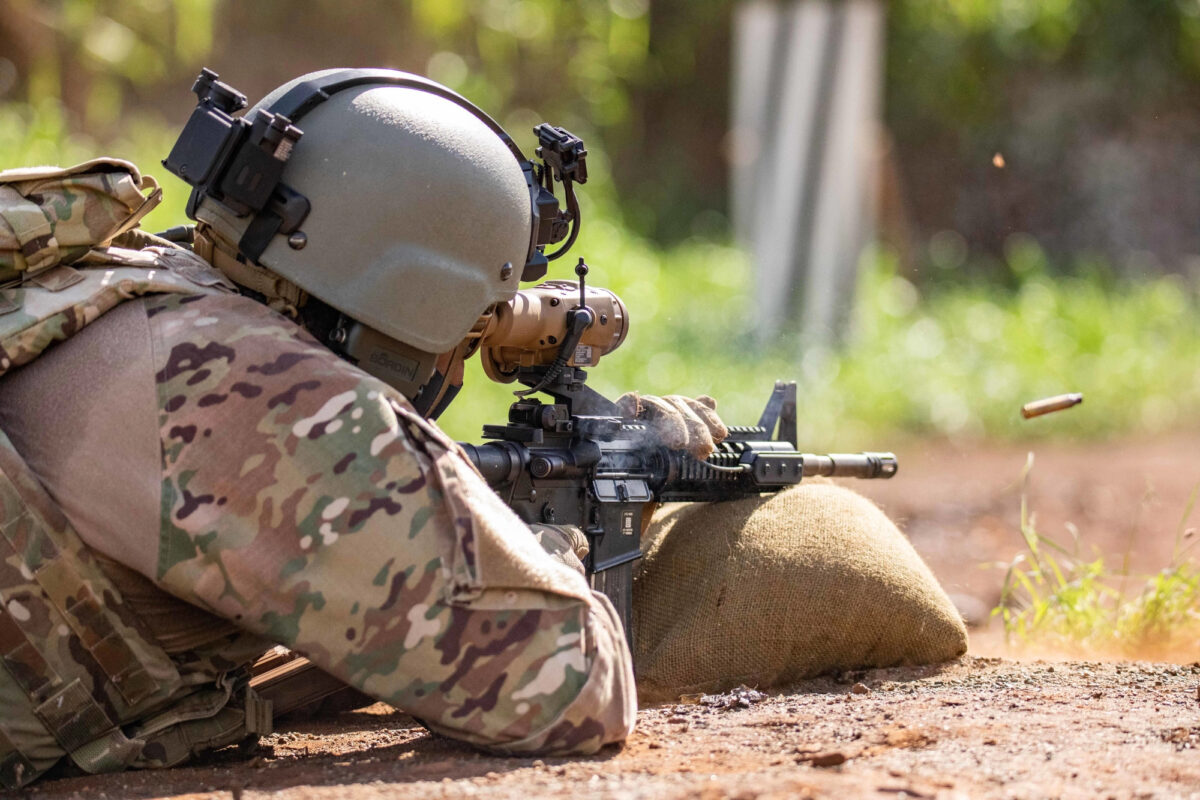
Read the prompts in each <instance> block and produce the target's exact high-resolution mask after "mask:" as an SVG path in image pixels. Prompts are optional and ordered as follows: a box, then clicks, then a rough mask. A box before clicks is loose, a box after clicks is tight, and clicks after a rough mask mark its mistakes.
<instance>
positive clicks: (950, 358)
mask: <svg viewBox="0 0 1200 800" xmlns="http://www.w3.org/2000/svg"><path fill="white" fill-rule="evenodd" d="M69 128H70V126H69V125H68V122H67V120H66V119H65V118H64V116H63V113H62V112H61V110H60V109H59V108H58V106H57V105H55V104H54V103H45V104H42V105H40V106H37V107H30V106H22V105H0V154H3V158H4V163H3V164H0V166H4V167H7V166H17V165H27V164H34V163H59V164H64V165H65V164H70V163H74V162H77V161H81V160H84V159H87V158H92V157H94V156H97V155H100V154H107V155H114V156H119V157H123V158H127V159H130V160H132V161H134V162H135V163H137V164H139V165H140V166H141V167H142V168H143V169H145V170H147V171H148V172H150V173H151V174H153V175H155V176H156V177H158V178H159V180H160V181H161V182H162V184H163V187H164V190H165V194H166V199H165V201H164V203H163V204H162V205H161V206H160V207H159V208H158V209H156V210H155V211H154V212H153V213H152V214H151V216H150V217H149V218H148V219H147V221H146V223H145V227H146V229H148V230H151V231H154V230H161V229H163V228H166V227H169V226H171V225H174V224H178V223H180V222H182V221H184V216H183V207H184V203H185V201H186V198H187V187H186V186H185V185H184V184H183V183H182V182H181V181H179V180H177V179H176V178H174V177H173V176H171V175H169V174H168V173H166V171H165V170H164V169H162V167H161V166H160V165H159V160H160V159H161V158H162V157H163V155H164V154H165V153H166V152H167V151H168V150H169V148H170V146H171V144H172V143H173V141H174V136H175V133H176V132H175V131H173V130H171V129H169V128H168V127H167V126H165V125H164V124H163V123H162V122H161V121H158V120H155V119H151V118H145V119H134V120H130V121H129V122H128V124H127V125H126V126H125V131H126V134H124V135H123V136H122V137H121V138H120V139H119V140H117V141H115V142H111V143H109V144H107V145H101V144H100V143H98V142H97V141H94V140H93V139H91V138H89V137H88V136H85V135H81V134H78V133H71V132H70V130H69ZM603 164H604V161H603V159H602V158H600V154H597V159H596V165H595V166H596V169H595V170H593V173H594V174H593V179H592V181H591V182H589V184H588V185H587V186H586V187H585V188H584V194H583V203H584V212H585V225H584V228H583V235H582V236H581V237H580V241H579V243H578V244H577V245H576V247H575V249H574V250H573V251H572V252H571V254H570V255H569V256H568V257H567V258H565V259H563V260H562V261H559V262H555V263H554V264H553V265H552V270H551V273H550V275H549V277H551V278H573V277H574V276H573V273H572V271H571V265H572V264H573V263H574V259H575V257H577V256H584V257H585V258H586V259H587V261H588V263H589V264H590V265H591V268H592V272H591V276H590V279H591V280H592V282H593V283H594V284H595V285H599V286H605V287H608V288H611V289H613V290H615V291H616V292H617V293H618V294H619V295H620V296H621V297H622V298H623V299H624V301H625V303H626V305H627V306H628V309H629V316H630V320H631V327H630V333H629V336H628V338H627V339H626V341H625V343H624V345H623V346H622V347H621V349H620V350H618V351H617V352H615V353H613V354H611V355H609V356H607V357H606V358H605V359H604V361H603V362H602V363H601V364H600V365H599V366H598V367H597V368H595V369H593V370H592V371H591V382H592V384H593V385H594V386H595V387H596V388H597V389H599V390H600V391H602V392H604V393H605V394H608V395H616V394H619V393H621V392H624V391H627V390H631V389H636V390H639V391H642V392H650V393H656V394H664V393H671V392H678V393H684V394H692V395H697V394H705V393H706V394H710V395H712V396H713V397H716V398H717V399H718V401H719V402H720V410H721V413H722V414H723V416H724V417H725V418H726V419H727V420H728V421H729V422H731V423H747V422H752V421H754V420H756V419H757V417H758V414H759V412H760V411H761V408H762V405H763V403H764V402H765V401H766V397H767V395H768V393H769V391H770V388H771V386H772V384H773V382H774V381H775V380H776V379H787V380H796V381H798V382H799V384H800V396H801V398H802V399H801V408H800V414H799V429H800V436H801V440H802V441H801V446H802V447H804V448H805V449H812V450H830V449H833V450H845V449H852V448H875V449H884V448H888V447H893V446H896V445H895V442H896V441H897V440H898V439H900V438H901V437H913V436H925V435H937V436H956V437H964V436H965V437H992V438H1005V439H1013V438H1029V437H1034V438H1036V437H1043V436H1066V437H1081V436H1082V437H1098V436H1106V435H1110V434H1148V433H1151V434H1152V433H1157V432H1162V431H1171V430H1177V429H1179V428H1181V427H1191V426H1194V424H1195V423H1193V422H1192V420H1195V419H1197V418H1198V415H1200V296H1198V294H1197V288H1196V286H1195V285H1194V284H1193V283H1192V282H1190V281H1189V280H1186V279H1183V278H1180V277H1178V276H1158V277H1150V278H1146V279H1143V280H1137V281H1119V280H1116V279H1114V278H1112V277H1111V276H1110V275H1109V274H1108V273H1106V272H1105V271H1104V270H1103V269H1099V268H1096V267H1090V266H1089V267H1081V268H1077V269H1075V270H1074V274H1073V275H1072V276H1070V277H1064V278H1058V279H1052V278H1051V277H1049V273H1050V269H1049V266H1048V265H1047V263H1046V258H1045V256H1044V255H1043V254H1042V253H1041V251H1040V250H1039V249H1038V248H1037V245H1036V243H1033V242H1032V241H1031V240H1028V238H1027V237H1025V238H1021V237H1016V239H1015V240H1014V241H1015V242H1016V244H1015V245H1014V246H1013V247H1011V248H1010V251H1009V254H1008V257H1007V259H1006V260H1004V261H996V262H994V263H990V264H986V265H981V264H973V265H970V269H971V274H972V275H975V276H976V277H974V278H967V277H965V276H963V275H956V274H954V273H953V272H950V271H947V270H946V269H943V268H939V267H936V266H934V267H932V268H931V269H932V270H933V274H930V275H924V276H923V278H922V280H921V281H910V280H909V279H906V278H905V277H901V276H900V275H898V274H897V270H896V268H895V266H894V265H893V263H892V261H891V259H889V258H888V257H887V256H886V254H884V255H879V254H876V255H871V256H869V257H867V258H865V259H864V262H863V270H862V279H861V281H860V292H859V302H858V305H857V308H856V310H855V313H854V325H853V327H852V330H851V332H850V334H849V337H848V341H847V342H846V344H845V345H844V347H842V348H840V349H838V350H836V351H835V350H829V349H824V348H818V347H806V346H805V345H804V343H803V342H801V341H799V340H798V338H797V337H795V336H790V335H783V336H780V337H777V338H776V339H774V340H772V341H770V342H769V343H766V344H764V343H763V342H762V341H761V340H760V339H761V337H760V336H758V334H757V331H756V327H755V326H756V318H757V317H756V314H755V313H754V308H753V306H752V299H751V298H752V297H753V295H754V292H753V288H754V287H753V280H754V279H753V274H752V271H751V269H750V264H749V263H748V261H747V259H746V258H745V256H744V255H742V254H741V253H740V252H738V251H737V250H736V249H734V248H732V247H730V246H728V245H726V244H724V243H722V242H720V241H713V240H706V239H704V238H701V237H697V238H695V239H692V240H690V241H687V242H685V243H683V244H681V245H678V246H675V247H672V248H669V249H663V248H658V247H656V246H654V245H652V244H651V243H649V242H647V241H646V240H644V239H641V238H639V237H637V236H636V235H634V234H631V233H630V232H628V231H627V230H624V229H622V228H621V227H620V226H619V225H617V224H615V223H613V222H612V221H611V220H612V219H614V218H615V214H614V213H613V212H612V209H613V208H614V207H615V205H616V203H618V202H620V198H619V197H617V196H616V195H615V192H614V190H613V187H612V185H611V184H610V183H606V181H605V175H604V170H603ZM935 262H936V259H935ZM331 268H335V267H334V266H333V265H331ZM979 275H983V276H984V280H983V281H982V282H981V280H980V278H979V277H978V276H979ZM511 389H512V387H511V386H502V385H497V384H493V383H491V382H490V381H488V380H487V379H486V378H485V377H484V375H483V373H482V370H480V368H479V366H478V362H477V361H475V362H474V363H473V364H472V365H471V366H470V367H469V370H468V376H467V386H466V388H465V389H464V391H463V394H462V395H461V396H460V398H459V399H458V400H456V401H455V403H454V405H453V406H452V407H451V408H450V410H449V412H448V413H447V415H446V416H445V417H444V418H443V420H442V422H443V425H444V427H446V429H447V430H448V431H449V432H450V433H451V434H452V435H454V436H456V437H457V438H460V439H477V438H478V433H479V428H480V425H481V424H482V423H483V422H498V421H502V420H503V419H504V418H505V415H506V412H507V407H508V404H509V403H510V402H511V399H512V396H511ZM1066 391H1080V392H1083V393H1084V396H1085V398H1086V399H1085V402H1084V404H1083V405H1082V406H1081V407H1079V408H1076V409H1074V410H1071V411H1067V412H1064V413H1060V414H1053V415H1050V416H1047V417H1044V418H1040V419H1035V420H1032V421H1028V422H1026V421H1022V420H1021V419H1020V417H1019V415H1018V413H1017V411H1018V408H1019V407H1020V405H1021V404H1022V403H1024V402H1027V401H1029V400H1032V399H1035V398H1038V397H1043V396H1046V395H1051V394H1058V393H1060V392H1066Z"/></svg>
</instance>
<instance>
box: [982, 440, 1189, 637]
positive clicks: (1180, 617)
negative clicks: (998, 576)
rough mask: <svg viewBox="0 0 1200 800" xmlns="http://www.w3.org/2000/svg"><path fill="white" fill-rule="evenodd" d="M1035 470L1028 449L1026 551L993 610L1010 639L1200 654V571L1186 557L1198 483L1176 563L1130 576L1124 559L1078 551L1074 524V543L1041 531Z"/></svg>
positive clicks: (1179, 531)
mask: <svg viewBox="0 0 1200 800" xmlns="http://www.w3.org/2000/svg"><path fill="white" fill-rule="evenodd" d="M1032 470H1033V453H1030V454H1029V458H1028V459H1027V461H1026V463H1025V469H1024V471H1023V473H1022V476H1021V478H1022V491H1021V528H1020V532H1021V537H1022V538H1023V539H1024V541H1025V552H1023V553H1020V554H1019V555H1017V557H1016V558H1015V559H1013V561H1012V563H1010V564H1008V565H1007V570H1006V572H1005V576H1004V586H1003V589H1002V592H1001V596H1000V602H999V604H998V605H997V606H996V608H995V609H993V610H992V615H993V616H994V617H999V618H1000V619H1001V621H1002V622H1003V624H1004V632H1005V635H1006V638H1007V639H1008V641H1009V642H1010V643H1013V642H1016V643H1019V644H1022V645H1030V644H1036V645H1039V646H1049V647H1052V648H1059V649H1067V650H1073V649H1078V650H1081V651H1087V652H1091V653H1112V654H1115V655H1122V656H1130V657H1131V656H1137V657H1143V658H1146V657H1153V656H1154V655H1156V654H1160V655H1161V654H1170V653H1179V652H1192V653H1195V652H1200V569H1198V568H1197V565H1196V563H1195V562H1194V561H1193V560H1192V559H1191V558H1190V557H1189V551H1190V550H1191V548H1192V547H1193V546H1194V545H1195V541H1190V540H1191V539H1192V530H1191V529H1188V528H1187V527H1186V524H1187V520H1188V517H1189V516H1190V515H1191V512H1192V510H1193V508H1194V507H1195V504H1196V499H1197V495H1198V493H1200V485H1197V487H1196V488H1195V489H1193V490H1192V494H1191V497H1190V498H1189V501H1188V504H1187V507H1186V508H1185V510H1184V513H1183V516H1182V517H1181V519H1180V523H1179V527H1178V529H1177V531H1176V536H1175V548H1174V553H1173V556H1172V559H1171V563H1170V564H1168V565H1167V566H1166V567H1164V568H1163V569H1161V570H1159V571H1158V572H1157V573H1155V574H1153V575H1149V576H1140V577H1139V576H1133V575H1131V574H1130V573H1129V570H1128V566H1127V563H1128V559H1127V558H1126V559H1124V560H1123V563H1122V565H1121V566H1120V567H1117V568H1113V567H1112V566H1110V565H1109V563H1108V562H1107V560H1106V559H1105V558H1104V557H1103V556H1101V555H1094V556H1092V557H1090V558H1089V557H1083V556H1081V554H1080V541H1079V537H1078V532H1077V531H1075V530H1073V529H1072V530H1071V533H1072V542H1071V543H1070V546H1065V545H1063V544H1062V543H1060V542H1057V541H1055V540H1053V539H1051V538H1050V537H1048V536H1046V535H1045V534H1043V533H1041V532H1039V531H1038V530H1037V525H1036V520H1035V517H1034V514H1033V513H1032V512H1031V511H1030V510H1029V505H1028V495H1029V492H1028V487H1029V476H1030V473H1031V472H1032ZM1131 580H1132V581H1134V582H1140V589H1138V590H1137V591H1135V592H1134V593H1133V594H1130V593H1129V592H1127V591H1126V587H1127V586H1128V584H1129V583H1130V581H1131Z"/></svg>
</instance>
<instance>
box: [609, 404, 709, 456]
mask: <svg viewBox="0 0 1200 800" xmlns="http://www.w3.org/2000/svg"><path fill="white" fill-rule="evenodd" d="M617 407H618V408H620V409H621V413H622V414H623V415H624V416H626V417H631V418H633V419H638V420H645V421H646V423H647V424H648V425H649V426H650V429H651V430H652V431H654V433H655V434H656V435H657V436H658V438H659V439H661V440H662V443H663V444H665V445H666V446H667V447H669V448H671V449H672V450H686V451H688V452H689V453H691V454H692V456H693V457H695V458H697V459H700V460H701V461H703V460H704V459H706V458H708V457H709V456H710V455H711V454H712V451H713V449H714V448H715V447H716V446H717V445H718V444H720V443H721V442H722V441H723V440H724V439H725V437H726V436H728V435H729V429H728V428H726V427H725V423H724V422H721V418H720V417H719V416H717V410H716V409H717V401H716V400H713V399H712V398H711V397H709V396H708V395H700V396H699V397H696V398H691V397H684V396H682V395H678V394H669V395H667V396H666V397H656V396H654V395H652V394H643V395H639V394H638V393H637V392H626V393H625V394H623V395H621V396H620V397H618V398H617Z"/></svg>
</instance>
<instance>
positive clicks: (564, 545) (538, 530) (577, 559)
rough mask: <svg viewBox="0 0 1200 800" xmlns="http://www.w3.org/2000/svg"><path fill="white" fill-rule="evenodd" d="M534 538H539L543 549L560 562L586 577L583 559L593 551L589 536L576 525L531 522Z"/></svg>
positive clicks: (530, 527)
mask: <svg viewBox="0 0 1200 800" xmlns="http://www.w3.org/2000/svg"><path fill="white" fill-rule="evenodd" d="M529 529H530V530H531V531H533V538H535V539H537V541H538V544H540V545H541V546H542V549H543V550H545V551H546V552H547V553H549V554H550V557H551V558H553V559H554V560H555V561H557V562H559V563H560V564H566V565H567V566H568V567H570V568H571V569H573V570H575V571H576V572H578V573H579V574H580V575H583V576H584V577H586V576H587V572H586V571H585V570H584V568H583V559H585V558H587V554H588V553H590V552H591V548H589V547H588V540H587V536H586V535H585V534H584V532H583V531H582V530H580V529H579V527H577V526H575V525H543V524H540V523H535V524H531V525H530V526H529Z"/></svg>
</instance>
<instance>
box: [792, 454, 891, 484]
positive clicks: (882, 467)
mask: <svg viewBox="0 0 1200 800" xmlns="http://www.w3.org/2000/svg"><path fill="white" fill-rule="evenodd" d="M801 458H802V459H803V460H804V477H806V478H809V477H812V476H814V475H820V476H822V477H826V478H867V479H870V478H890V477H892V476H893V475H895V474H896V470H897V469H898V468H899V464H898V463H897V461H896V456H895V454H893V453H829V454H827V455H817V454H816V453H805V454H804V455H803V456H801Z"/></svg>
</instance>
